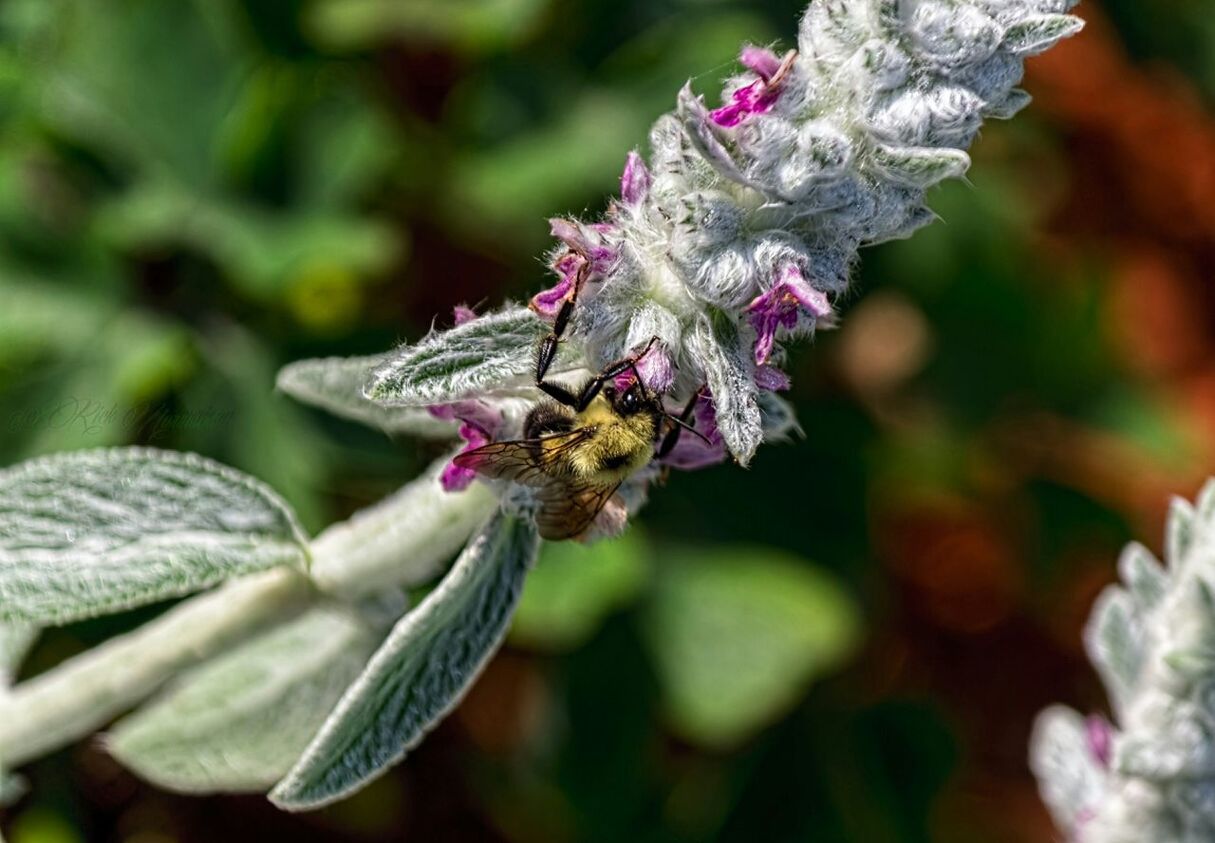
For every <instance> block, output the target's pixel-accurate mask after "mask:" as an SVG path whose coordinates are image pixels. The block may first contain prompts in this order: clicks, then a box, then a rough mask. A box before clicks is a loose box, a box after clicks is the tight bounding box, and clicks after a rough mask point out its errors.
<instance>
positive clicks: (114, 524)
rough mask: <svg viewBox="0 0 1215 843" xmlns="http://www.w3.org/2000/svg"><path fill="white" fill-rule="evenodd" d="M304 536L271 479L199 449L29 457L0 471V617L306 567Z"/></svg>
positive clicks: (128, 601) (112, 606)
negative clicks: (247, 472)
mask: <svg viewBox="0 0 1215 843" xmlns="http://www.w3.org/2000/svg"><path fill="white" fill-rule="evenodd" d="M306 544H307V539H306V538H305V537H304V534H303V531H302V530H301V529H300V526H299V524H298V523H296V519H295V516H294V515H293V514H292V512H291V510H290V509H289V508H288V507H287V504H286V503H284V502H283V500H282V499H281V498H279V496H278V495H277V494H275V493H274V492H273V491H272V490H271V489H270V488H268V487H267V486H265V485H264V484H262V483H259V482H258V481H256V480H254V479H253V478H251V477H248V476H246V475H244V474H241V473H240V472H238V471H235V470H233V469H231V468H228V467H226V466H223V465H220V464H219V463H216V462H213V461H211V460H208V459H205V458H203V457H200V456H197V455H195V454H182V453H175V452H171V451H158V450H153V449H148V448H114V449H106V450H96V451H73V452H68V453H63V454H57V455H55V456H51V457H45V458H42V459H37V460H32V461H30V462H25V463H21V464H19V465H16V466H14V467H12V468H9V469H7V470H5V471H3V472H0V621H15V622H18V623H21V622H34V623H44V624H45V623H67V622H69V621H74V620H79V619H81V618H87V617H94V616H96V615H102V614H105V613H107V612H115V611H119V610H121V609H126V608H131V607H133V606H138V605H142V604H145V603H150V602H153V601H156V600H162V599H165V598H168V597H175V596H179V595H182V594H188V593H189V592H192V591H197V590H199V589H202V588H207V587H209V586H212V585H215V584H216V583H218V582H221V581H222V580H225V579H228V578H229V577H233V576H236V575H239V574H245V573H249V572H251V571H257V570H262V569H265V568H272V567H275V566H278V565H298V566H301V567H302V566H303V565H304V564H305V563H306V561H307V559H308V552H307V548H306Z"/></svg>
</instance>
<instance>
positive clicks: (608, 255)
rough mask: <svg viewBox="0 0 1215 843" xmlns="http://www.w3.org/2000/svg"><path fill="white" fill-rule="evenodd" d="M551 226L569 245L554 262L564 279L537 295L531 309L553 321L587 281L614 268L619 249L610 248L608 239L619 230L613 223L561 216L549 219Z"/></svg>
mask: <svg viewBox="0 0 1215 843" xmlns="http://www.w3.org/2000/svg"><path fill="white" fill-rule="evenodd" d="M549 224H550V225H551V226H552V233H553V236H554V237H556V238H557V239H558V240H560V241H561V242H562V243H564V244H565V246H566V249H565V251H563V252H559V253H558V254H557V256H556V258H555V259H554V260H553V271H554V272H555V273H557V277H558V278H559V279H560V280H559V281H558V282H557V284H556V285H555V286H553V287H550V288H549V289H547V290H544V291H542V292H540V293H537V294H536V295H535V296H533V297H532V300H531V308H532V310H534V311H536V312H537V313H539V314H540V315H541V316H544V317H547V318H549V319H552V318H554V317H556V315H557V313H558V311H560V310H561V305H562V303H564V302H565V301H566V300H567V299H569V298H572V297H573V296H574V295H576V294H577V291H578V289H580V288H581V286H582V283H583V282H584V281H586V280H588V279H590V278H595V279H598V278H602V277H603V276H604V275H606V274H607V272H608V271H609V270H610V269H611V268H612V264H613V263H614V262H615V261H616V250H615V249H614V248H612V247H611V246H610V245H608V242H607V238H608V236H610V235H611V234H612V233H614V232H615V230H616V228H615V226H613V225H611V224H610V223H601V224H598V225H590V226H588V225H583V224H582V223H580V222H576V221H573V220H567V219H563V218H560V217H557V218H555V219H552V220H549Z"/></svg>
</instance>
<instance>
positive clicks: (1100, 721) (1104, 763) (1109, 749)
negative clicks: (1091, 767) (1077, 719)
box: [1084, 714, 1114, 770]
mask: <svg viewBox="0 0 1215 843" xmlns="http://www.w3.org/2000/svg"><path fill="white" fill-rule="evenodd" d="M1084 736H1085V738H1086V740H1087V741H1088V751H1089V752H1090V753H1092V756H1093V758H1095V759H1096V760H1097V763H1098V764H1100V765H1101V767H1102V768H1103V769H1106V770H1108V769H1109V768H1110V760H1111V759H1112V758H1113V753H1114V727H1113V726H1111V725H1110V722H1109V721H1108V720H1106V719H1105V718H1104V717H1102V716H1101V715H1099V714H1094V715H1093V716H1091V717H1089V718H1088V719H1087V720H1085V721H1084Z"/></svg>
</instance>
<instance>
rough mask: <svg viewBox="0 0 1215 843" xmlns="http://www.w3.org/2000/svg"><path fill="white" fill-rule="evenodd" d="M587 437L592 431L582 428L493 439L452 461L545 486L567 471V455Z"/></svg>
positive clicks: (498, 476)
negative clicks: (527, 437)
mask: <svg viewBox="0 0 1215 843" xmlns="http://www.w3.org/2000/svg"><path fill="white" fill-rule="evenodd" d="M588 436H590V430H589V429H588V428H580V429H578V430H571V431H569V432H568V433H554V434H552V435H551V436H538V437H536V438H535V439H511V440H507V441H504V442H490V443H489V444H488V445H482V446H481V447H480V448H475V449H473V450H471V451H466V452H465V453H463V454H457V455H456V457H455V459H454V460H453V461H454V462H455V464H456V465H458V466H459V467H460V468H468V469H472V470H473V471H475V472H477V473H478V474H481V475H484V476H485V477H490V478H493V479H495V480H510V481H512V482H514V483H520V484H522V485H524V486H540V487H544V486H548V485H550V484H552V483H553V482H554V479H555V478H561V477H563V476H565V475H566V474H567V473H568V472H566V470H565V468H564V461H565V458H566V455H567V454H568V453H569V451H570V450H571V449H572V448H574V447H576V446H577V445H578V443H580V442H583V441H584V440H585V439H586V438H587V437H588Z"/></svg>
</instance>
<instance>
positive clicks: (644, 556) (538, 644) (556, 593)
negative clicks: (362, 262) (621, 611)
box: [510, 527, 650, 650]
mask: <svg viewBox="0 0 1215 843" xmlns="http://www.w3.org/2000/svg"><path fill="white" fill-rule="evenodd" d="M649 567H650V547H649V543H648V542H647V541H646V540H645V537H644V536H643V535H642V534H641V533H640V532H639V531H638V529H637V528H636V527H633V528H631V529H630V530H629V531H628V532H626V533H625V534H624V535H622V536H620V537H619V538H615V539H606V540H604V541H599V542H596V543H595V544H592V545H590V546H587V545H584V544H579V543H578V542H553V543H549V544H545V545H544V548H543V550H542V551H541V553H540V559H539V561H538V562H537V563H536V568H535V570H534V571H532V572H531V574H529V575H528V577H527V585H526V586H524V588H523V597H522V599H521V600H520V601H519V609H518V611H516V612H515V619H514V624H513V625H512V626H511V631H510V640H511V643H513V644H521V645H523V646H528V647H535V648H537V649H543V650H572V649H575V648H577V647H579V646H580V645H582V644H583V643H584V642H585V641H586V640H587V639H588V638H590V637H591V635H593V634H594V633H595V631H596V630H597V629H598V628H599V625H600V624H601V623H602V622H603V619H604V618H605V617H606V616H607V615H608V614H610V613H611V612H612V611H614V610H616V609H617V608H620V607H621V606H624V605H626V604H628V603H629V602H631V601H632V600H633V598H635V597H636V596H637V593H638V591H639V590H640V589H641V587H642V585H643V584H644V582H645V578H646V576H647V575H648V572H649Z"/></svg>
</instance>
